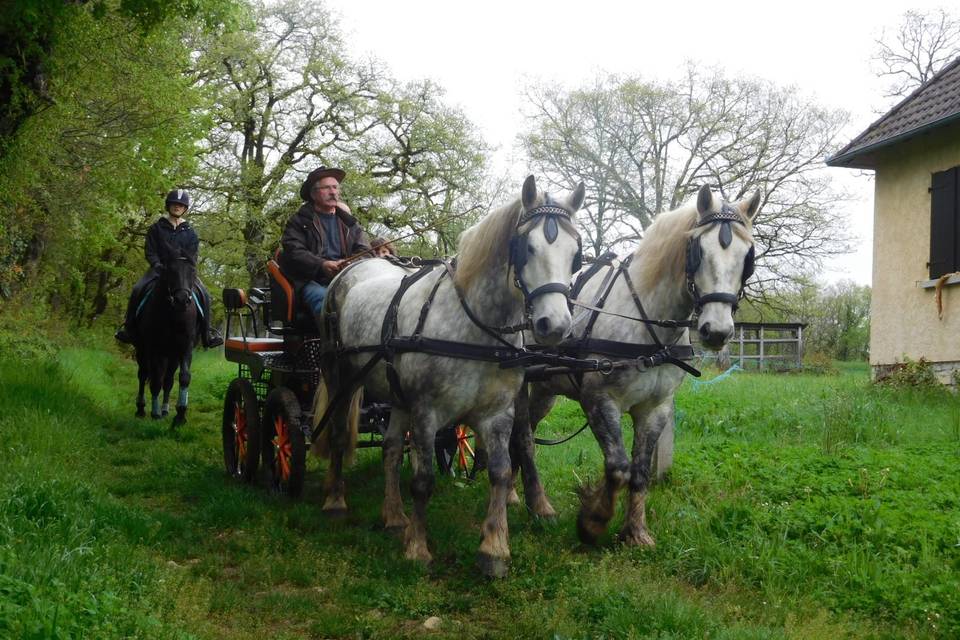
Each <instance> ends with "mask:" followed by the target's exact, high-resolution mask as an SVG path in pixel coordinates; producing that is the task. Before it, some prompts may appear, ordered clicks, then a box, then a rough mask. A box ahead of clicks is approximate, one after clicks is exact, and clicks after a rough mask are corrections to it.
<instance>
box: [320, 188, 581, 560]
mask: <svg viewBox="0 0 960 640" xmlns="http://www.w3.org/2000/svg"><path fill="white" fill-rule="evenodd" d="M583 198H584V185H583V184H582V183H581V184H580V185H579V186H578V187H577V188H576V190H575V191H574V192H573V193H572V194H571V195H570V196H568V197H566V198H564V199H561V200H553V199H551V198H550V196H549V195H547V194H542V193H538V191H537V187H536V183H535V181H534V178H533V176H529V177H528V178H527V179H526V181H525V182H524V183H523V188H522V192H521V198H520V199H519V200H516V201H514V202H512V203H511V204H509V205H507V206H505V207H502V208H500V209H498V210H495V211H493V212H491V213H489V214H488V215H487V216H486V217H484V218H483V219H482V220H481V221H480V222H478V223H477V224H476V225H474V226H473V227H471V228H469V229H467V230H466V231H465V232H464V233H463V235H462V236H461V238H460V244H459V247H458V248H459V252H458V254H457V258H456V265H455V269H450V270H448V269H447V268H445V267H444V266H438V267H434V268H433V269H432V270H431V271H429V272H428V273H424V274H422V277H419V278H418V279H416V280H415V281H413V280H412V278H414V275H413V274H410V272H409V271H408V270H405V269H403V268H401V267H398V266H396V265H394V264H391V263H390V262H387V261H385V260H365V261H362V262H359V263H357V264H356V265H355V266H353V267H351V268H350V269H348V270H347V271H345V272H344V273H342V274H341V275H340V276H338V277H337V278H336V279H334V281H333V282H332V283H331V285H330V288H329V290H328V293H327V299H326V301H325V304H324V313H325V314H327V318H328V322H327V325H328V327H327V332H326V333H325V338H326V339H327V341H328V342H335V343H336V344H337V346H339V347H340V350H339V352H338V353H339V357H338V358H337V359H336V362H335V364H334V363H331V365H330V366H324V367H323V371H324V384H323V385H321V389H320V391H318V398H321V400H319V401H318V402H317V403H316V405H315V416H319V415H321V414H322V413H323V412H324V410H325V409H326V408H327V404H328V403H329V402H333V404H334V407H332V408H330V411H331V412H332V414H331V415H332V419H331V420H330V422H329V426H327V427H326V429H325V430H324V431H323V435H322V436H321V441H320V442H319V443H318V444H321V443H323V441H324V435H325V436H326V446H327V447H328V448H329V456H330V467H329V469H328V471H327V477H326V481H325V486H326V491H327V496H326V501H325V503H324V507H323V508H324V510H325V511H337V510H342V509H345V508H346V502H345V500H344V487H343V480H342V465H343V461H344V458H345V456H349V455H350V453H351V447H352V446H353V443H355V440H356V439H355V436H354V433H355V429H356V412H357V411H356V409H357V406H358V402H356V395H354V396H353V397H354V401H353V402H349V403H347V402H340V403H339V405H340V406H337V402H335V401H333V400H328V399H336V398H337V397H338V396H339V397H350V394H351V393H353V389H355V388H357V389H359V386H360V385H361V384H362V385H363V392H364V394H365V400H374V401H381V402H384V401H386V402H390V403H391V404H392V405H393V406H392V411H391V414H390V425H389V428H388V430H387V434H386V436H385V438H384V442H383V457H384V470H385V476H386V478H385V481H386V487H385V495H384V503H383V508H382V517H383V521H384V524H385V526H386V527H387V528H388V529H402V530H403V531H404V545H405V555H406V557H407V558H409V559H413V560H419V561H423V562H429V561H430V560H431V554H430V551H429V549H428V545H427V504H428V502H429V500H430V496H431V494H432V492H433V487H434V471H433V454H434V440H435V436H436V433H437V430H438V429H440V428H441V427H443V426H445V425H450V424H460V423H464V424H469V425H471V427H472V428H473V429H474V430H475V431H476V433H477V434H478V437H479V438H481V439H482V441H483V442H484V443H485V445H486V447H487V450H488V452H489V467H488V468H489V475H490V487H491V488H490V499H489V504H488V508H487V516H486V519H485V520H484V522H483V526H482V538H483V539H482V542H481V544H480V550H479V556H478V563H479V565H480V568H481V570H482V571H483V572H484V573H485V574H487V575H489V576H498V577H499V576H504V575H506V573H507V570H508V566H509V558H510V547H509V541H508V532H507V517H506V500H507V495H508V493H509V492H510V487H511V468H510V458H509V453H508V447H509V440H510V432H511V429H512V427H513V402H514V398H515V397H516V395H517V392H518V391H519V390H520V387H521V385H522V384H523V371H522V370H521V369H517V368H508V369H503V368H501V367H500V366H499V361H500V360H501V359H502V358H503V357H505V356H507V355H509V354H511V353H512V352H515V350H516V348H518V347H519V346H520V345H521V341H522V333H521V329H522V328H523V326H524V325H526V326H529V328H530V329H531V331H530V333H531V334H532V335H533V337H534V339H535V340H536V341H537V342H538V343H541V344H547V345H552V344H557V343H558V342H559V341H560V340H561V339H562V338H563V337H564V336H565V335H566V334H567V333H568V331H569V329H570V322H571V315H570V310H569V307H568V298H567V294H568V292H569V286H568V283H569V282H570V277H571V274H572V273H573V272H575V271H577V270H578V269H579V267H580V237H579V234H578V233H577V231H576V228H575V226H574V224H573V218H574V215H575V213H576V212H577V210H579V209H580V207H581V205H582V204H583ZM405 276H409V278H408V279H407V280H406V281H405V280H404V278H405ZM401 289H405V291H404V292H403V293H402V296H399V301H398V302H396V299H397V298H398V296H397V295H396V294H397V292H398V290H401ZM397 336H406V337H409V336H414V338H415V339H416V340H419V343H418V344H421V345H423V348H424V349H428V350H429V352H428V351H424V350H416V349H413V348H395V347H396V344H397V343H396V341H395V340H394V341H391V339H392V338H395V337H397ZM411 342H412V341H411V340H408V341H407V342H406V344H407V345H408V346H409V345H410V344H411ZM450 343H457V344H460V345H465V346H466V348H467V351H469V352H470V353H471V354H472V355H467V356H463V355H461V356H454V355H444V349H443V348H441V347H444V348H446V347H449V345H450ZM370 345H376V347H374V349H373V351H375V352H376V353H372V351H371V350H367V347H369V346H370ZM437 345H440V346H439V347H438V346H437ZM383 347H387V350H388V351H387V353H386V354H385V355H384V351H383ZM498 354H499V355H498ZM375 357H383V360H381V361H379V362H377V363H376V364H375V365H373V366H372V368H370V369H369V370H368V371H367V372H364V371H363V369H364V367H365V365H368V363H370V361H371V358H375ZM363 373H365V374H366V375H365V376H363V379H360V378H361V376H360V375H358V374H363ZM398 396H399V397H398ZM406 433H409V434H410V436H411V439H410V458H411V461H412V465H413V481H412V483H411V494H412V497H413V502H414V508H413V514H412V517H411V518H409V519H408V518H407V516H406V514H405V513H404V508H403V503H402V499H401V496H400V480H399V466H400V462H401V460H402V457H403V447H404V434H406ZM320 453H321V455H322V454H323V452H322V449H321V451H320Z"/></svg>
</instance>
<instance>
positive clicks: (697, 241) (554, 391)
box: [510, 186, 761, 546]
mask: <svg viewBox="0 0 960 640" xmlns="http://www.w3.org/2000/svg"><path fill="white" fill-rule="evenodd" d="M760 201H761V195H760V193H759V192H757V193H755V194H754V195H753V197H751V198H750V199H748V200H742V201H740V202H737V203H735V204H729V203H726V202H723V201H722V200H721V199H720V198H718V197H716V196H714V195H713V194H712V193H711V191H710V188H709V187H707V186H704V187H702V188H701V189H700V191H699V193H698V196H697V201H696V205H694V204H692V203H691V204H690V205H687V206H685V207H681V208H679V209H676V210H674V211H670V212H666V213H662V214H660V215H659V216H657V218H656V219H655V221H654V223H653V224H652V225H651V226H650V228H649V229H648V230H647V233H646V235H645V236H644V238H643V240H642V241H641V242H640V244H639V245H638V246H637V248H636V251H634V253H633V255H632V257H631V259H630V262H629V264H628V266H627V267H626V271H627V277H616V278H615V279H614V280H613V286H612V288H611V289H610V290H609V295H608V296H607V297H606V300H605V302H604V303H603V311H604V312H607V313H599V314H597V315H596V319H595V322H594V324H593V327H592V334H591V336H592V337H593V338H596V339H597V340H596V342H595V344H602V342H601V341H603V340H608V341H616V342H619V343H629V344H636V345H651V344H656V339H659V342H660V344H662V345H689V344H690V340H689V334H688V328H687V327H685V326H684V327H677V328H663V327H657V326H654V325H650V324H647V323H644V322H640V321H637V320H627V319H624V316H628V317H632V318H637V317H638V307H637V304H636V302H635V301H634V300H633V295H632V293H631V291H630V287H629V284H628V282H627V281H628V280H629V281H630V282H632V283H635V285H636V286H635V291H636V293H637V294H638V296H639V298H640V301H641V304H642V306H643V309H645V311H646V317H647V318H648V319H660V320H677V321H681V322H683V321H689V320H690V319H691V318H693V317H696V322H695V325H696V328H697V331H698V333H699V337H700V342H701V344H702V345H704V346H705V347H707V348H710V349H713V350H719V349H721V348H723V346H724V345H725V344H726V343H727V341H728V340H729V339H730V337H731V336H732V335H733V331H734V319H733V315H734V312H735V311H736V306H737V302H738V301H739V299H740V296H741V294H742V291H743V286H744V284H745V282H746V279H747V278H748V277H749V276H750V274H752V272H753V235H752V233H753V226H752V225H753V219H754V217H755V216H756V214H757V211H758V209H759V206H760ZM618 265H619V261H618V262H615V263H614V264H613V265H611V266H609V267H606V268H605V269H602V270H600V271H598V272H596V273H595V275H593V277H591V278H590V279H589V280H587V281H586V283H585V284H584V285H583V288H582V290H581V291H579V293H578V295H577V298H578V299H579V300H581V301H592V302H593V304H592V305H591V306H596V305H597V302H598V297H599V296H600V295H602V290H603V289H605V288H606V285H607V284H608V283H609V280H608V279H607V278H608V277H613V276H615V275H616V269H617V267H618ZM620 275H621V276H622V275H623V274H620ZM575 304H576V303H575ZM588 304H589V303H588ZM592 314H594V311H593V310H590V309H582V310H579V311H578V312H577V314H576V315H575V317H574V320H573V329H572V332H571V338H570V339H569V340H568V341H565V342H564V345H568V344H574V345H575V344H577V342H578V340H579V339H581V338H582V337H583V336H584V332H585V329H586V328H587V327H588V326H589V319H590V317H591V315H592ZM614 314H616V315H614ZM654 333H655V334H656V339H655V338H654V335H653V334H654ZM581 355H588V356H589V357H601V358H613V359H616V355H615V354H612V353H596V352H592V353H589V352H588V353H587V354H581ZM684 375H685V373H684V371H683V370H682V369H681V368H679V367H677V366H673V365H671V364H662V365H660V366H656V367H651V368H647V369H645V370H644V369H643V368H642V367H630V368H623V369H618V370H616V371H614V372H613V373H611V374H610V375H601V374H599V373H587V374H584V376H583V378H582V381H579V382H578V381H577V380H576V379H575V378H572V377H560V376H558V377H555V378H552V379H550V380H548V381H545V382H536V383H532V384H530V385H529V403H528V404H526V403H525V402H524V400H525V398H524V394H521V396H520V397H519V399H518V408H517V410H516V415H517V423H516V425H515V427H514V434H513V438H512V440H511V455H512V456H513V465H514V472H516V470H517V468H520V469H522V471H523V483H524V498H525V501H526V504H527V507H528V509H529V510H530V511H531V513H533V514H534V515H535V516H539V517H544V518H553V517H555V516H556V512H555V511H554V509H553V506H552V505H551V504H550V502H549V500H548V499H547V496H546V493H545V492H544V489H543V486H542V485H541V483H540V480H539V477H538V474H537V471H536V466H535V464H534V458H533V455H534V454H533V449H534V439H533V431H535V430H536V427H537V425H538V424H539V423H540V421H541V420H543V418H544V417H545V416H546V415H547V413H549V411H550V409H551V408H552V407H553V404H554V402H555V401H556V398H557V396H558V395H564V396H567V397H569V398H572V399H574V400H579V402H580V405H581V407H582V408H583V411H584V413H585V414H586V416H587V420H588V422H589V424H590V428H591V429H592V431H593V434H594V436H595V437H596V439H597V442H598V443H599V445H600V449H601V450H602V452H603V458H604V478H603V481H602V483H600V484H599V486H597V487H590V486H588V487H585V488H582V489H581V492H580V493H581V495H580V498H581V509H580V513H579V515H578V518H577V533H578V535H579V537H580V539H581V541H583V542H585V543H594V542H595V541H596V539H597V538H598V537H599V536H600V535H601V534H602V533H603V532H604V531H605V530H606V528H607V525H608V524H609V522H610V520H611V519H612V518H613V515H614V510H615V507H616V498H617V494H618V492H619V491H620V490H621V489H622V488H623V487H624V486H625V485H628V484H629V498H628V502H627V516H626V521H625V523H624V525H623V529H622V530H621V531H620V540H621V541H622V542H623V543H624V544H628V545H646V546H653V545H654V539H653V536H651V535H650V532H649V531H648V530H647V524H646V514H645V504H646V495H647V487H648V485H649V481H650V465H651V459H652V457H653V452H654V449H655V447H656V444H657V440H658V439H659V437H660V434H661V432H662V431H663V429H664V427H665V426H667V424H668V421H669V420H672V416H673V411H672V409H673V395H674V393H675V392H676V390H677V388H678V387H679V386H680V383H681V382H683V376H684ZM624 413H629V414H630V417H631V418H632V420H633V428H634V438H633V455H632V457H628V456H627V453H626V450H625V447H624V443H623V434H622V432H621V427H620V418H621V416H623V414H624ZM510 501H511V502H515V501H518V498H517V496H516V494H515V493H512V494H511V497H510Z"/></svg>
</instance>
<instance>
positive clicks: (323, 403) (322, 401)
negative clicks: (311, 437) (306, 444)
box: [313, 379, 363, 464]
mask: <svg viewBox="0 0 960 640" xmlns="http://www.w3.org/2000/svg"><path fill="white" fill-rule="evenodd" d="M333 395H335V394H331V392H330V388H329V387H328V386H327V383H326V381H325V380H323V379H321V381H320V384H319V385H317V391H316V393H315V394H314V396H313V420H314V425H313V426H314V428H316V427H317V426H318V424H319V421H320V419H321V418H322V417H323V414H324V413H326V411H327V410H328V409H329V407H330V402H331V400H332V396H333ZM362 404H363V387H358V388H357V389H356V390H355V391H354V392H353V395H352V396H351V397H350V402H349V403H348V404H347V407H346V411H345V412H344V411H343V410H342V409H334V412H333V415H332V416H330V419H329V420H328V421H327V424H326V426H325V427H324V429H323V431H321V432H320V434H319V435H318V436H317V439H316V441H314V443H313V454H314V455H315V456H318V457H320V458H321V459H323V460H329V459H330V455H331V453H332V452H333V451H334V450H338V451H340V452H342V453H343V456H344V462H345V463H346V464H350V463H352V462H353V457H354V454H355V453H356V450H357V439H358V434H359V430H360V407H361V405H362ZM344 413H345V414H346V420H345V421H344V420H339V419H338V418H340V417H342V416H343V415H344Z"/></svg>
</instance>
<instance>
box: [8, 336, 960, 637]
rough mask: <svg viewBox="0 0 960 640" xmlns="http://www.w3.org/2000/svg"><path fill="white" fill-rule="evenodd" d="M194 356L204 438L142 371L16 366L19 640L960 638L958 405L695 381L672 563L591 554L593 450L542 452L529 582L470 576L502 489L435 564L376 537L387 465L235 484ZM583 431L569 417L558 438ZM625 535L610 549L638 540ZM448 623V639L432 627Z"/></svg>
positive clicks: (660, 490)
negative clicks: (153, 393)
mask: <svg viewBox="0 0 960 640" xmlns="http://www.w3.org/2000/svg"><path fill="white" fill-rule="evenodd" d="M233 375H234V369H233V367H232V366H230V365H228V364H227V363H225V362H223V361H222V359H221V357H220V356H219V355H218V354H215V353H207V354H201V355H198V358H197V360H196V364H195V375H194V385H193V387H192V389H191V403H192V406H191V410H190V416H189V423H188V425H187V426H186V427H185V428H183V429H182V430H181V431H180V432H178V433H175V434H171V433H170V432H169V431H168V429H167V426H168V423H167V422H166V421H165V422H163V423H158V422H152V421H150V420H138V419H136V418H134V417H133V410H134V407H133V394H134V391H135V380H134V367H133V364H132V362H131V361H130V360H129V358H128V357H126V356H121V355H118V354H117V353H116V352H114V351H107V350H97V349H95V348H76V349H72V350H65V351H63V352H61V353H59V354H58V356H57V358H56V361H55V362H54V361H41V360H30V359H24V358H20V359H16V358H11V357H5V358H4V359H3V360H2V361H0V407H2V413H0V436H2V442H0V638H131V637H135V638H151V639H153V638H194V637H196V638H270V639H274V638H276V639H282V638H339V637H350V638H355V637H362V638H392V637H398V636H400V637H423V636H430V637H456V638H485V637H529V638H704V637H710V638H781V637H787V638H834V637H844V636H846V637H858V638H859V637H891V638H894V637H945V638H948V637H957V636H958V635H960V477H958V474H957V471H958V469H960V464H958V463H960V405H958V401H957V399H956V398H955V397H954V396H952V395H950V394H948V393H946V392H941V391H930V390H927V391H923V390H911V389H890V388H878V387H874V386H872V385H871V384H870V383H869V381H868V374H867V368H866V366H864V365H856V366H849V367H846V368H844V369H843V370H842V371H841V373H840V375H836V376H812V375H780V376H776V375H758V374H746V373H737V374H735V375H733V376H731V377H729V378H726V379H724V380H722V381H718V382H717V383H715V384H708V385H699V386H695V385H694V384H692V383H691V382H690V381H688V382H686V383H685V384H684V386H683V389H682V392H681V394H680V395H679V396H678V402H677V416H678V425H677V444H676V455H675V464H674V468H673V470H672V472H671V474H670V476H669V477H668V478H667V479H666V480H665V481H664V482H663V483H661V484H659V485H658V486H657V487H655V488H654V489H653V491H652V495H651V498H650V500H649V502H648V505H649V511H650V524H651V529H652V532H653V534H654V535H655V536H656V539H657V541H658V546H657V547H656V548H655V549H633V548H623V547H620V546H617V545H616V544H615V542H614V541H613V540H612V539H611V538H609V537H608V538H606V539H603V540H601V544H600V545H599V546H598V547H596V548H584V547H582V546H581V545H580V544H579V543H578V542H577V539H576V535H575V533H574V520H575V517H576V506H577V500H576V495H575V493H576V488H577V486H578V484H579V483H581V482H585V481H588V480H591V479H594V478H596V477H597V475H598V474H599V472H600V468H601V466H600V456H599V453H598V449H597V447H596V444H595V443H594V442H593V439H592V438H591V436H590V435H589V434H583V435H581V436H580V437H578V438H577V439H575V440H574V441H571V442H569V443H567V444H565V445H562V446H559V447H552V448H540V450H539V451H538V456H539V462H540V465H541V469H542V472H543V476H544V482H545V485H546V487H547V490H548V492H549V493H550V496H551V498H552V500H553V503H554V506H555V507H557V509H558V511H559V512H560V518H559V520H558V522H556V523H555V524H549V525H544V524H541V523H537V522H534V521H533V520H531V518H529V517H528V516H527V514H526V513H525V512H524V510H523V509H522V508H521V507H514V508H512V509H511V513H510V527H511V545H512V551H513V568H512V573H511V575H510V577H509V578H508V579H506V580H503V581H495V582H490V581H487V580H484V579H482V578H480V577H479V576H478V575H477V572H476V571H475V570H474V566H473V561H474V556H475V552H476V548H477V545H478V543H479V523H480V521H481V520H482V517H483V513H484V510H485V501H486V495H487V487H486V483H485V480H484V481H482V482H480V481H478V482H475V483H471V482H469V481H465V480H462V479H454V478H441V479H440V480H439V481H438V483H437V489H436V492H435V497H434V500H433V501H432V503H431V506H430V535H431V545H432V550H433V554H434V558H435V561H434V563H433V564H432V565H431V566H430V567H426V568H425V567H421V566H418V565H414V564H411V563H409V562H407V561H405V560H403V559H402V553H401V545H400V542H399V540H398V539H396V538H394V537H392V536H391V535H389V534H387V533H386V532H384V531H383V530H382V529H381V528H380V527H379V526H378V513H379V498H380V495H381V492H382V480H381V478H382V471H381V469H380V466H379V452H378V451H376V450H365V451H362V452H361V453H360V455H359V456H358V461H357V463H356V464H355V465H354V466H353V467H352V468H351V469H350V471H349V475H348V483H349V485H348V487H349V495H348V500H349V503H350V507H351V512H350V515H349V516H347V517H346V518H343V519H338V520H331V519H328V518H326V517H324V516H323V515H321V513H320V508H319V507H320V503H321V499H322V496H321V491H320V484H321V481H322V477H323V469H322V466H321V465H320V464H318V463H317V462H316V461H315V460H312V459H311V460H310V461H309V463H308V464H309V471H308V481H307V487H306V490H305V495H304V499H303V500H302V501H300V502H291V501H289V500H286V499H282V498H279V497H277V496H273V495H269V494H268V493H267V492H266V491H265V490H263V489H262V488H257V487H245V486H239V485H237V484H235V483H233V482H232V481H230V480H229V479H228V478H226V477H225V475H224V473H223V470H222V459H221V452H220V445H219V423H220V404H221V402H222V399H221V398H222V395H221V394H222V393H223V391H224V390H225V388H226V386H227V384H228V382H229V380H230V379H231V377H232V376H233ZM581 423H582V415H581V414H580V411H579V408H578V407H577V406H575V405H573V404H571V403H567V404H565V405H561V406H560V407H558V409H557V410H556V411H555V412H554V413H553V414H552V416H551V417H550V419H549V420H548V423H547V424H546V430H547V431H549V432H554V433H561V432H566V431H568V430H570V429H571V428H575V427H577V426H579V425H580V424H581ZM619 524H620V522H619V518H618V519H617V520H615V521H614V523H613V524H612V527H611V530H612V531H616V530H617V528H618V527H619ZM433 616H436V617H438V618H439V626H438V627H437V628H436V629H435V630H427V629H426V628H425V627H424V626H423V623H424V622H425V621H426V620H427V619H428V618H431V617H433Z"/></svg>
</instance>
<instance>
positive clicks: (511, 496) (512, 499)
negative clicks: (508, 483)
mask: <svg viewBox="0 0 960 640" xmlns="http://www.w3.org/2000/svg"><path fill="white" fill-rule="evenodd" d="M515 504H520V496H518V495H517V490H516V489H510V493H508V494H507V505H508V506H512V505H515Z"/></svg>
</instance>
